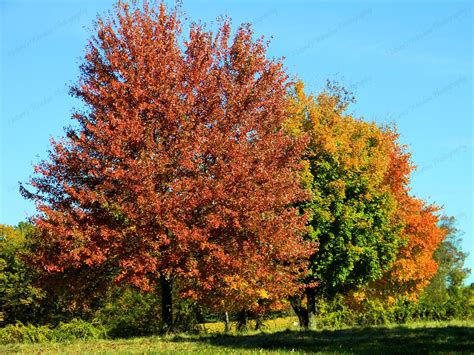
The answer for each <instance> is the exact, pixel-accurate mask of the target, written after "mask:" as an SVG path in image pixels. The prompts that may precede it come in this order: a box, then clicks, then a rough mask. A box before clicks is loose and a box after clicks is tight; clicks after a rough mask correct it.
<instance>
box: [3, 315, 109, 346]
mask: <svg viewBox="0 0 474 355" xmlns="http://www.w3.org/2000/svg"><path fill="white" fill-rule="evenodd" d="M106 335H107V334H106V332H105V329H104V328H103V327H102V326H97V325H94V324H91V323H88V322H85V321H83V320H76V319H75V320H73V321H71V322H69V323H60V324H59V325H58V326H57V327H56V328H54V329H51V328H50V327H49V326H46V325H43V326H34V325H32V324H27V325H24V324H23V323H20V322H18V323H16V324H9V325H7V326H6V327H4V328H0V344H12V343H43V342H49V341H53V342H56V341H57V342H61V341H71V340H78V339H82V340H86V339H101V338H105V337H106Z"/></svg>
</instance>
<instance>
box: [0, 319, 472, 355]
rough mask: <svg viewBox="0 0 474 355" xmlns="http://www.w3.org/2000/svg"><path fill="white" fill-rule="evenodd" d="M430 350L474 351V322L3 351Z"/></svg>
mask: <svg viewBox="0 0 474 355" xmlns="http://www.w3.org/2000/svg"><path fill="white" fill-rule="evenodd" d="M176 352H180V353H183V352H188V353H190V352H192V353H209V352H212V353H239V354H242V353H244V354H245V353H248V354H250V353H251V354H255V353H290V352H291V353H341V352H345V353H361V352H362V353H427V352H449V353H453V352H463V353H473V352H474V321H454V322H442V323H436V322H426V323H412V324H409V325H403V326H385V327H373V328H352V329H339V330H318V331H298V330H291V329H287V330H279V331H277V330H269V329H268V328H267V330H265V331H263V332H249V333H245V334H229V335H225V334H218V333H216V334H206V335H199V336H198V335H174V336H166V337H146V338H133V339H115V340H94V341H77V342H71V343H44V344H14V345H13V344H12V345H4V346H0V353H2V354H4V353H36V354H38V353H48V354H51V353H69V354H74V353H81V354H83V353H101V354H103V353H107V354H116V353H148V354H149V353H176Z"/></svg>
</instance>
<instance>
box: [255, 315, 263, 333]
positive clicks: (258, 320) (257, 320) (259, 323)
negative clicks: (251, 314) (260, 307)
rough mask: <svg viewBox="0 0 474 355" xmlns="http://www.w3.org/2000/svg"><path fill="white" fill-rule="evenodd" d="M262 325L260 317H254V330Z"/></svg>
mask: <svg viewBox="0 0 474 355" xmlns="http://www.w3.org/2000/svg"><path fill="white" fill-rule="evenodd" d="M262 326H263V322H262V317H261V316H257V318H255V330H260V329H261V328H262Z"/></svg>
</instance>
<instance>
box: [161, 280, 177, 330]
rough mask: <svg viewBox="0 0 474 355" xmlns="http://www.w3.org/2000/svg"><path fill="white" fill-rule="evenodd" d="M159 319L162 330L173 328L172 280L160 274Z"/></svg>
mask: <svg viewBox="0 0 474 355" xmlns="http://www.w3.org/2000/svg"><path fill="white" fill-rule="evenodd" d="M160 285H161V319H162V322H163V331H164V332H165V333H168V332H170V331H172V330H173V326H174V324H173V281H172V279H170V278H168V277H166V276H164V275H161V277H160Z"/></svg>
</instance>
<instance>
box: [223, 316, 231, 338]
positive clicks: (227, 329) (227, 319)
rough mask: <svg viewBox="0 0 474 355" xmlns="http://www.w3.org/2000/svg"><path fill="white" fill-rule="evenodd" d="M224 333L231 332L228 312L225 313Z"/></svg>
mask: <svg viewBox="0 0 474 355" xmlns="http://www.w3.org/2000/svg"><path fill="white" fill-rule="evenodd" d="M224 332H225V333H229V332H230V319H229V313H227V312H225V322H224Z"/></svg>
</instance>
